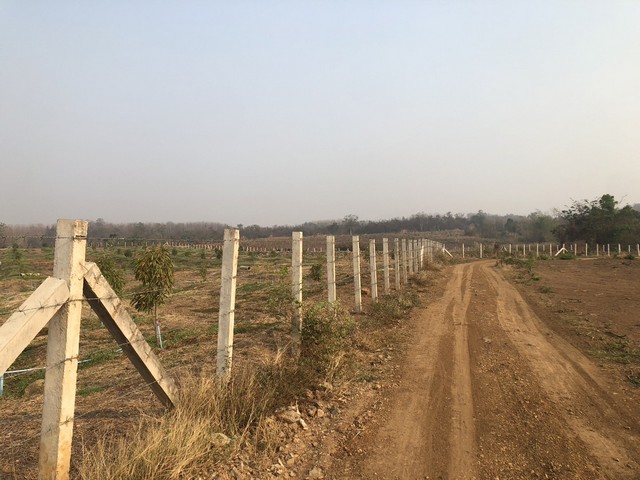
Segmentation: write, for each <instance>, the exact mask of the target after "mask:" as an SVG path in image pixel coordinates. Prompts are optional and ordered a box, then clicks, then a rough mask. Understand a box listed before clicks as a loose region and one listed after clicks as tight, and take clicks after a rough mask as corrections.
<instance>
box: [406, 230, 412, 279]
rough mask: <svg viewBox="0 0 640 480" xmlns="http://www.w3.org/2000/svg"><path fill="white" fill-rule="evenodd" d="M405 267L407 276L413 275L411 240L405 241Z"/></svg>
mask: <svg viewBox="0 0 640 480" xmlns="http://www.w3.org/2000/svg"><path fill="white" fill-rule="evenodd" d="M407 257H408V258H407V267H408V269H409V275H413V240H411V239H408V240H407Z"/></svg>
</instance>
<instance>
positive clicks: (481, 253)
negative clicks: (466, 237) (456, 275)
mask: <svg viewBox="0 0 640 480" xmlns="http://www.w3.org/2000/svg"><path fill="white" fill-rule="evenodd" d="M482 253H483V252H482V242H480V258H482Z"/></svg>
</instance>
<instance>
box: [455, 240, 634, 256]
mask: <svg viewBox="0 0 640 480" xmlns="http://www.w3.org/2000/svg"><path fill="white" fill-rule="evenodd" d="M476 245H477V247H476V249H475V250H476V251H477V252H478V257H480V258H483V256H484V253H483V251H484V248H483V247H484V245H483V244H482V243H478V244H476ZM541 247H542V248H541ZM547 247H548V249H547ZM499 249H500V251H503V252H508V253H509V254H510V255H514V254H515V255H522V256H523V257H526V256H528V255H533V254H534V252H535V256H536V257H539V256H540V255H541V254H542V255H549V256H557V255H560V254H561V253H563V252H566V253H573V254H574V255H576V256H578V255H584V256H585V257H588V256H592V257H593V256H595V257H600V256H603V257H610V256H611V253H612V249H611V244H599V243H596V245H595V254H594V253H593V249H591V251H590V247H589V244H588V243H585V244H584V249H580V244H577V243H573V244H571V245H569V248H567V246H566V245H565V244H564V243H563V244H557V245H554V244H553V243H536V244H535V247H534V244H531V243H523V244H511V243H509V244H507V245H500V246H499ZM473 250H474V249H470V248H468V246H467V245H465V244H464V243H463V244H462V245H461V247H460V252H461V255H462V258H467V257H468V256H470V255H472V256H475V255H474V254H473V253H472V252H473ZM554 250H555V252H554ZM616 250H617V251H616ZM444 251H445V252H447V253H449V254H450V255H451V253H450V251H449V250H447V249H446V246H445V248H444ZM451 251H453V250H451ZM547 252H548V253H547ZM590 252H591V255H590ZM624 252H626V253H627V254H629V255H631V254H633V253H635V255H637V256H639V257H640V243H638V244H636V245H635V248H632V246H631V245H627V249H626V250H624ZM494 253H498V252H494ZM613 253H614V254H617V255H622V254H623V249H622V244H620V243H618V244H617V248H615V244H614V251H613Z"/></svg>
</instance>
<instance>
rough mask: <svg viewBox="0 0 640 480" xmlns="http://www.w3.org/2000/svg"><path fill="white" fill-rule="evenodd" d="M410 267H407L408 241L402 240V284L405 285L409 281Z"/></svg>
mask: <svg viewBox="0 0 640 480" xmlns="http://www.w3.org/2000/svg"><path fill="white" fill-rule="evenodd" d="M408 269H409V267H408V266H407V239H406V238H403V239H402V283H404V284H405V285H406V284H407V282H408V281H409V272H408Z"/></svg>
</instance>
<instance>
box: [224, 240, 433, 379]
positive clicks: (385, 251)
mask: <svg viewBox="0 0 640 480" xmlns="http://www.w3.org/2000/svg"><path fill="white" fill-rule="evenodd" d="M326 241H327V249H326V267H327V301H328V302H329V303H331V304H333V303H335V302H337V299H338V297H337V293H336V247H335V245H336V243H335V237H334V236H332V235H331V236H327V239H326ZM393 244H394V252H393V253H394V254H393V257H394V268H393V271H394V277H395V278H394V279H395V289H396V290H400V289H401V287H402V285H403V284H405V285H406V284H407V283H408V282H409V278H410V275H413V274H414V273H418V272H419V271H420V270H422V268H423V267H424V265H425V262H427V261H429V262H432V261H433V256H434V251H436V250H439V249H442V248H443V245H442V244H441V243H439V242H435V241H433V240H428V239H423V238H418V239H406V238H403V239H398V238H395V239H394V240H393ZM239 245H240V232H239V230H237V229H226V230H225V232H224V245H223V252H222V275H221V281H222V284H221V286H220V309H219V315H218V322H219V326H218V348H217V358H216V371H217V373H218V375H219V376H220V377H222V378H224V377H227V376H228V375H229V374H230V371H231V365H232V360H233V328H234V313H235V292H236V280H237V271H238V251H239ZM303 251H304V249H303V234H302V232H293V233H292V248H291V296H292V300H293V302H294V312H293V316H292V320H291V332H292V345H293V350H294V352H297V351H298V350H299V345H300V342H301V335H302V318H303V317H302V315H303V311H302V307H303V298H302V281H303ZM360 252H361V248H360V237H359V236H353V237H352V263H353V286H354V297H355V311H356V312H357V313H360V312H362V278H361V273H362V271H361V259H360ZM377 258H378V251H377V248H376V241H375V239H371V240H369V273H370V279H371V301H372V302H377V301H378V298H379V297H378V264H377ZM382 265H383V268H382V269H383V275H384V276H383V292H384V294H385V295H386V294H389V293H390V292H391V263H390V252H389V239H387V238H383V239H382Z"/></svg>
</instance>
